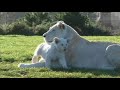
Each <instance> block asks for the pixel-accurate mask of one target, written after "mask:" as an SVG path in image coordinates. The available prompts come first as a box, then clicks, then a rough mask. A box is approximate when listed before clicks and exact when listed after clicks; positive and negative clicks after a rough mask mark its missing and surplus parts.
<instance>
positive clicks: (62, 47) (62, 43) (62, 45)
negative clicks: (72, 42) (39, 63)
mask: <svg viewBox="0 0 120 90" xmlns="http://www.w3.org/2000/svg"><path fill="white" fill-rule="evenodd" d="M53 42H54V43H55V44H56V47H57V49H58V50H59V51H66V50H67V47H68V44H69V40H67V39H64V38H58V37H55V38H54V39H53Z"/></svg>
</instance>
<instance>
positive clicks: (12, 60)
mask: <svg viewBox="0 0 120 90" xmlns="http://www.w3.org/2000/svg"><path fill="white" fill-rule="evenodd" d="M15 61H16V60H15V59H14V58H6V59H2V58H0V62H10V63H13V62H15Z"/></svg>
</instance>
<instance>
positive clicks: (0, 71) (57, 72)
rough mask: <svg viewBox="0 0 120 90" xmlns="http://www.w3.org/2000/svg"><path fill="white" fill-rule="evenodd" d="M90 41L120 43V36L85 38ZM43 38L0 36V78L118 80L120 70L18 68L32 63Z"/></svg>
mask: <svg viewBox="0 0 120 90" xmlns="http://www.w3.org/2000/svg"><path fill="white" fill-rule="evenodd" d="M83 37H84V38H86V39H87V40H90V41H107V42H116V43H120V36H83ZM42 42H44V39H43V37H41V36H20V35H5V36H4V35H0V78H111V77H112V78H116V77H120V70H114V71H111V70H93V69H70V70H63V69H48V68H18V67H17V65H18V64H19V63H23V62H24V63H28V62H31V58H32V55H33V52H34V50H35V48H36V47H37V45H38V44H40V43H42Z"/></svg>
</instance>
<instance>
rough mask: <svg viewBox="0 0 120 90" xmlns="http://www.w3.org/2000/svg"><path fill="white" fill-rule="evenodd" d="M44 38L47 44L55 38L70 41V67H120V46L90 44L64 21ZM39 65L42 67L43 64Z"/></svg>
mask: <svg viewBox="0 0 120 90" xmlns="http://www.w3.org/2000/svg"><path fill="white" fill-rule="evenodd" d="M61 24H62V25H64V28H60V25H61ZM43 36H44V37H45V40H46V42H47V43H50V42H52V40H53V38H54V37H58V38H65V39H69V41H70V42H69V45H68V49H67V51H66V52H65V58H66V62H67V66H69V67H77V68H94V69H110V70H113V69H115V68H117V67H120V65H119V64H120V53H119V52H120V46H119V45H118V44H113V43H111V42H90V41H88V40H86V39H84V38H82V37H81V36H80V35H79V34H78V33H77V32H76V31H75V30H74V29H73V28H72V27H71V26H69V25H67V24H66V23H64V22H63V21H59V22H58V23H56V24H55V25H53V26H52V27H50V29H49V30H48V31H47V32H46V33H44V35H43ZM114 63H115V64H114ZM39 64H40V67H42V63H41V62H40V63H39ZM34 66H36V64H34ZM43 66H44V65H43Z"/></svg>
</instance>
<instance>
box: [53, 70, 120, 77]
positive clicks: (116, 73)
mask: <svg viewBox="0 0 120 90" xmlns="http://www.w3.org/2000/svg"><path fill="white" fill-rule="evenodd" d="M52 70H53V71H62V72H68V73H73V72H74V73H79V72H80V73H91V74H94V75H95V76H99V75H103V76H106V75H109V76H112V77H120V69H115V70H101V69H85V68H82V69H78V68H72V69H62V68H59V69H56V68H52Z"/></svg>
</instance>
